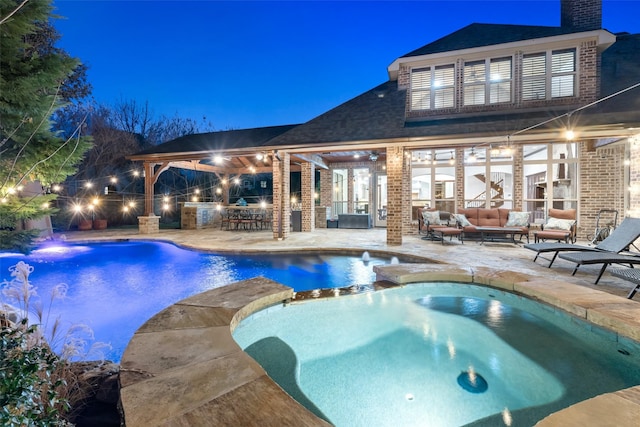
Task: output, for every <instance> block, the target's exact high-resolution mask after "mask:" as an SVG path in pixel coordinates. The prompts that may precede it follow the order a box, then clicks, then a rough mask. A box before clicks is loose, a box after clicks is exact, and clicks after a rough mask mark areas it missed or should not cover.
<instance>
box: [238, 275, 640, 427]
mask: <svg viewBox="0 0 640 427" xmlns="http://www.w3.org/2000/svg"><path fill="white" fill-rule="evenodd" d="M283 325H286V327H283ZM594 331H595V333H594ZM233 335H234V338H235V339H236V341H237V342H238V343H239V344H240V345H241V347H243V348H244V349H245V351H246V352H247V353H249V354H250V355H251V356H252V357H253V358H254V359H256V360H257V361H258V362H259V363H260V364H261V365H263V367H265V369H266V370H267V372H268V373H269V375H270V376H271V377H272V378H273V379H274V380H275V381H276V382H278V383H279V384H280V385H281V386H282V387H283V388H284V389H285V390H286V391H287V392H288V393H289V394H290V395H292V396H293V397H294V398H296V399H297V400H298V401H299V402H300V403H302V404H303V405H305V406H306V407H307V408H308V409H310V410H311V411H312V412H314V413H316V415H318V416H321V417H323V418H325V419H327V420H329V421H330V422H331V423H333V424H334V425H336V426H369V425H376V426H387V425H389V426H390V425H394V426H395V425H402V426H414V425H415V426H460V425H467V424H472V425H474V426H498V425H516V426H522V425H524V426H531V425H534V424H535V423H536V422H537V421H539V420H540V419H542V418H543V417H545V416H546V415H548V414H550V413H552V412H555V411H557V410H560V409H562V408H565V407H567V406H569V405H571V404H573V403H576V402H578V401H582V400H585V399H587V398H590V397H593V396H595V395H598V394H601V393H605V392H610V391H614V390H619V389H622V388H626V387H630V386H633V385H637V384H640V363H639V362H640V361H639V359H638V353H640V347H639V346H638V343H635V342H631V341H627V342H625V343H624V344H621V343H616V342H615V335H614V334H613V333H610V332H608V331H605V330H603V329H599V328H595V327H593V325H588V324H586V323H585V322H582V321H579V320H577V319H575V318H573V317H571V316H569V315H567V314H564V313H563V312H560V311H558V310H554V309H551V308H550V307H548V306H545V305H542V304H537V303H535V302H533V301H530V300H527V299H525V298H522V297H518V296H516V295H513V294H510V293H507V292H502V291H498V290H495V289H491V288H485V287H479V286H474V285H464V286H461V285H460V284H445V283H425V284H413V285H410V286H406V287H402V288H394V289H388V290H384V291H378V292H375V293H367V294H360V295H351V296H347V297H341V298H335V299H331V300H322V301H311V302H304V303H299V304H298V303H296V304H290V305H287V306H284V307H283V306H278V307H272V308H269V309H266V310H262V311H259V312H256V313H254V314H253V315H251V316H250V317H248V318H247V319H245V320H244V321H243V322H241V324H240V325H239V326H238V327H237V328H236V329H235V331H234V334H233ZM469 371H471V372H473V373H474V374H475V375H478V376H481V377H482V378H484V379H485V380H486V383H487V386H488V387H487V389H486V391H484V392H478V393H474V392H473V391H478V390H473V389H472V390H471V391H469V390H468V389H467V388H465V387H463V386H464V385H465V384H464V382H463V383H462V384H461V383H459V382H458V380H459V377H461V375H462V374H463V373H468V372H469Z"/></svg>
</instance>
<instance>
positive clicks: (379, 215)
mask: <svg viewBox="0 0 640 427" xmlns="http://www.w3.org/2000/svg"><path fill="white" fill-rule="evenodd" d="M374 191H375V194H374V195H373V197H374V200H375V206H374V207H373V209H374V211H373V225H374V226H375V227H386V226H387V175H385V174H377V175H376V186H375V190H374Z"/></svg>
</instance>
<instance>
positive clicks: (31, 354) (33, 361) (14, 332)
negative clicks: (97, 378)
mask: <svg viewBox="0 0 640 427" xmlns="http://www.w3.org/2000/svg"><path fill="white" fill-rule="evenodd" d="M9 271H10V273H11V276H12V279H11V280H9V281H7V280H4V281H3V282H2V283H0V284H1V285H2V292H1V294H0V295H1V298H0V303H1V304H0V404H2V410H0V425H3V426H27V425H29V426H31V425H34V426H49V425H51V426H59V425H60V426H64V425H68V424H69V423H68V420H69V419H72V418H73V417H74V416H75V415H76V414H77V412H78V411H79V409H80V407H79V405H78V403H82V402H83V400H84V398H85V392H86V390H85V389H84V388H83V387H82V384H81V383H82V380H81V379H80V378H79V377H78V376H77V375H76V373H75V371H74V370H73V369H71V362H72V361H74V360H82V359H85V358H87V357H90V356H96V355H98V356H100V357H99V358H100V360H102V355H101V354H100V351H101V350H102V349H103V348H104V347H105V345H104V344H103V343H95V342H94V343H92V344H91V345H89V342H90V341H93V333H92V331H91V329H90V328H89V327H88V326H86V325H82V324H77V325H72V326H71V327H70V328H68V329H66V330H65V329H64V328H61V322H60V317H59V316H52V306H53V303H54V301H55V300H57V299H60V298H64V297H65V296H66V289H67V286H66V285H65V284H60V285H58V286H55V287H54V289H53V291H52V292H51V295H50V298H49V300H48V301H47V303H46V304H43V303H42V300H41V299H39V298H38V293H37V289H36V287H35V286H33V285H32V283H31V282H30V280H29V276H30V274H31V273H32V272H33V267H32V266H30V265H29V264H26V263H25V262H22V261H20V262H18V263H17V264H16V265H14V266H12V267H10V268H9ZM87 347H88V350H87ZM54 348H56V349H58V352H57V354H56V353H55V352H54V350H53V349H54ZM72 403H73V404H72Z"/></svg>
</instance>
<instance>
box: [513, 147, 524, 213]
mask: <svg viewBox="0 0 640 427" xmlns="http://www.w3.org/2000/svg"><path fill="white" fill-rule="evenodd" d="M513 150H514V152H513V210H515V211H521V210H522V200H523V199H524V149H523V147H522V145H516V146H515V147H513Z"/></svg>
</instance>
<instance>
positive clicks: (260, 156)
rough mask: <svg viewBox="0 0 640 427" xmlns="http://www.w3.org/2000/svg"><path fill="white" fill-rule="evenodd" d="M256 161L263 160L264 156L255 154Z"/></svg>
mask: <svg viewBox="0 0 640 427" xmlns="http://www.w3.org/2000/svg"><path fill="white" fill-rule="evenodd" d="M256 159H258V160H262V159H264V154H262V153H258V154H256Z"/></svg>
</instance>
